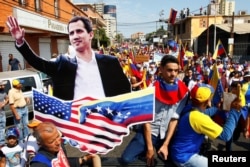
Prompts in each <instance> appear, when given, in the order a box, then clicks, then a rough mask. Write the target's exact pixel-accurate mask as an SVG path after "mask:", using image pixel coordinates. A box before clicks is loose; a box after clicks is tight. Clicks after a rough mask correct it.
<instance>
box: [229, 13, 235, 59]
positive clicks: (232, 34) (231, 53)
mask: <svg viewBox="0 0 250 167" xmlns="http://www.w3.org/2000/svg"><path fill="white" fill-rule="evenodd" d="M230 38H231V40H232V42H231V43H230V44H229V53H230V57H231V58H232V57H233V54H234V53H233V49H234V48H233V46H234V12H233V15H232V27H231V33H230Z"/></svg>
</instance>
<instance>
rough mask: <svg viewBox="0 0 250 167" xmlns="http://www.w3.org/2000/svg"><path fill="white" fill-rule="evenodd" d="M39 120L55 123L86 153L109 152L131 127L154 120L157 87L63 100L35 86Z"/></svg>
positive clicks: (34, 94) (35, 110)
mask: <svg viewBox="0 0 250 167" xmlns="http://www.w3.org/2000/svg"><path fill="white" fill-rule="evenodd" d="M33 103H34V105H33V106H34V115H35V119H37V120H40V121H42V122H44V121H49V122H53V123H54V124H55V125H56V126H57V127H58V129H59V130H60V131H61V132H62V133H63V135H64V136H66V137H67V138H69V139H70V143H71V144H72V145H74V146H75V147H77V148H79V149H80V150H81V151H83V152H88V153H92V154H96V153H98V154H106V153H108V152H109V151H111V150H112V149H113V148H114V147H115V146H118V145H120V144H121V143H122V139H123V137H124V136H126V135H128V134H129V126H131V125H134V124H140V123H143V122H149V121H153V119H154V118H153V115H154V88H153V87H152V88H147V89H144V90H141V91H136V92H132V93H127V94H123V95H119V96H115V97H109V98H105V99H102V100H96V99H93V98H91V97H85V98H82V99H79V100H74V101H63V100H60V99H57V98H55V97H52V96H48V95H46V94H44V93H41V92H39V91H37V90H35V89H33Z"/></svg>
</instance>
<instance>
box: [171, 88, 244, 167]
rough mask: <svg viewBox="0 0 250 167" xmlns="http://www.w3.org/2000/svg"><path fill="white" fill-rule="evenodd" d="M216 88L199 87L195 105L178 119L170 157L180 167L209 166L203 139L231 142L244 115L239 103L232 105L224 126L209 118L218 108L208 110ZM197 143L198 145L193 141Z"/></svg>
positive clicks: (195, 94) (193, 91)
mask: <svg viewBox="0 0 250 167" xmlns="http://www.w3.org/2000/svg"><path fill="white" fill-rule="evenodd" d="M213 93H214V90H213V88H212V87H211V86H210V85H207V84H197V85H195V86H194V87H193V89H192V90H191V93H190V96H191V101H192V104H191V105H188V106H186V107H185V109H184V110H183V111H182V113H183V115H182V117H181V118H180V120H179V124H178V126H177V128H176V129H177V130H176V133H175V135H174V137H173V140H172V141H173V143H172V145H171V157H172V160H173V161H174V163H175V164H176V165H177V166H179V167H180V166H183V167H185V166H192V167H207V166H208V159H207V157H205V156H202V155H200V154H199V151H200V147H201V144H202V143H203V141H204V137H205V136H208V137H209V138H210V139H216V138H218V139H221V140H224V141H228V140H230V138H231V137H232V135H233V132H234V129H235V127H236V125H237V123H238V120H239V117H240V115H241V113H240V112H239V111H240V109H241V107H242V106H241V105H240V100H238V98H237V99H236V100H235V101H233V102H232V104H231V110H230V111H229V116H228V118H227V121H226V123H225V124H224V126H223V127H221V126H220V125H218V124H217V123H215V122H214V121H213V120H212V119H211V118H210V116H212V115H214V114H215V113H216V112H217V111H218V109H217V108H216V107H210V108H208V109H207V107H208V106H209V105H210V104H211V96H212V94H213ZM194 141H195V142H194Z"/></svg>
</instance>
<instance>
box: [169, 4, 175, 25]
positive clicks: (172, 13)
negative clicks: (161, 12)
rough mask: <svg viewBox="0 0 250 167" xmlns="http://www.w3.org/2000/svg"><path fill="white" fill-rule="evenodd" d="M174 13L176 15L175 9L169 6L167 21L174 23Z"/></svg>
mask: <svg viewBox="0 0 250 167" xmlns="http://www.w3.org/2000/svg"><path fill="white" fill-rule="evenodd" d="M176 15H177V10H174V9H173V8H171V10H170V15H169V23H171V24H174V23H175V19H176Z"/></svg>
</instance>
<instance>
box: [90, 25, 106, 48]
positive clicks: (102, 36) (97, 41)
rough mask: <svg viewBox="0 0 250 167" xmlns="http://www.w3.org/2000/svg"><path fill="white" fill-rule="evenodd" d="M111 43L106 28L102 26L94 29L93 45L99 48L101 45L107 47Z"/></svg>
mask: <svg viewBox="0 0 250 167" xmlns="http://www.w3.org/2000/svg"><path fill="white" fill-rule="evenodd" d="M109 45H110V39H109V38H108V37H107V35H106V32H105V29H104V28H100V29H97V30H94V38H93V40H92V47H93V48H94V49H98V47H100V46H104V47H107V46H109Z"/></svg>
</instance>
